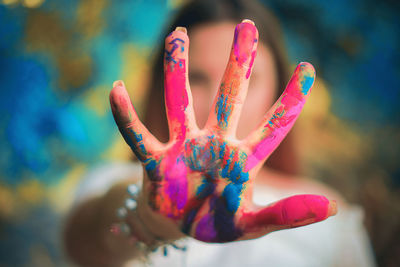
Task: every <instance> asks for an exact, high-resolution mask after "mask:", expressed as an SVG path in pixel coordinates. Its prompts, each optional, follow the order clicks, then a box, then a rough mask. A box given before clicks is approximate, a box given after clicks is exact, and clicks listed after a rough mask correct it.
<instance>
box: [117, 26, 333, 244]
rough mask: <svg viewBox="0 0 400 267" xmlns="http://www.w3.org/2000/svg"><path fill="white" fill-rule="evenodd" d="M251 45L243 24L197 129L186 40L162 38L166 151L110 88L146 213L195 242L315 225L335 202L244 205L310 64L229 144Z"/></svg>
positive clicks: (286, 126) (253, 38) (178, 34)
mask: <svg viewBox="0 0 400 267" xmlns="http://www.w3.org/2000/svg"><path fill="white" fill-rule="evenodd" d="M257 43H258V32H257V29H256V27H255V26H254V23H252V22H251V21H248V20H245V21H243V22H242V23H240V24H238V25H237V27H236V29H235V35H234V40H233V45H232V51H231V55H230V58H229V62H228V65H227V68H226V71H225V74H224V77H223V79H222V82H221V86H220V88H219V90H218V93H217V96H216V98H215V101H214V105H213V108H212V110H211V112H210V115H209V118H208V121H207V123H206V126H205V127H204V128H203V129H199V128H198V127H197V124H196V121H195V118H194V113H193V106H192V97H191V93H190V87H189V81H188V48H189V38H188V36H187V34H186V31H185V30H184V29H182V28H180V29H177V30H175V31H174V32H172V33H171V34H170V35H169V36H168V37H167V38H166V41H165V60H164V73H165V100H166V101H165V102H166V109H167V116H168V123H169V132H170V141H169V142H168V143H166V144H162V143H160V142H159V141H158V140H157V139H156V138H155V137H154V136H153V135H152V134H151V133H150V132H149V131H148V130H147V129H146V128H145V126H144V125H143V124H142V123H141V122H140V120H139V119H138V117H137V115H136V112H135V110H134V108H133V106H132V104H131V102H130V99H129V96H128V94H127V92H126V90H125V87H124V85H123V83H122V82H116V83H115V86H114V88H113V90H112V92H111V94H110V101H111V107H112V111H113V114H114V118H115V120H116V122H117V124H118V127H119V129H120V131H121V133H122V135H123V137H124V139H125V141H126V142H127V143H128V144H129V145H130V147H131V148H132V150H133V152H134V153H135V154H136V156H137V157H138V159H139V160H140V161H141V162H142V163H143V166H144V168H145V170H146V175H145V176H144V181H143V192H142V193H143V195H144V196H145V199H146V201H147V203H148V205H150V207H151V208H152V210H153V211H154V212H155V213H158V214H161V215H162V216H163V217H165V218H167V219H168V220H171V221H173V223H175V224H176V226H177V227H178V228H179V229H180V230H181V231H182V232H183V233H185V234H187V235H190V236H192V237H194V238H196V239H198V240H201V241H205V242H229V241H235V240H244V239H251V238H256V237H260V236H262V235H265V234H267V233H269V232H271V231H274V230H279V229H284V228H291V227H297V226H302V225H306V224H309V223H313V222H318V221H321V220H324V219H326V218H327V217H329V216H330V215H333V214H334V213H335V212H336V206H335V202H330V201H329V200H327V199H326V198H325V197H323V196H317V195H297V196H293V197H290V198H287V199H283V200H280V201H278V202H275V203H272V204H270V205H269V206H267V207H259V206H256V205H255V204H253V202H252V185H253V182H254V181H253V180H254V178H255V176H256V174H257V172H258V170H259V169H260V167H261V166H262V165H263V163H264V162H265V160H266V159H267V158H268V156H269V155H270V154H271V153H272V152H273V150H274V149H275V148H276V147H277V146H278V145H279V143H280V142H281V141H282V140H283V138H284V137H285V136H286V134H287V133H288V132H289V130H290V129H291V127H292V126H293V124H294V122H295V120H296V119H297V117H298V115H299V114H300V111H301V109H302V107H303V105H304V103H305V101H306V98H307V97H308V94H309V90H310V89H311V86H312V84H313V81H314V77H315V71H314V68H313V67H312V66H311V64H309V63H301V64H299V65H298V66H297V68H296V70H295V72H294V74H293V76H292V78H291V80H290V81H289V84H288V86H287V88H286V90H285V91H284V93H283V94H282V96H281V97H280V98H279V99H278V100H277V102H276V103H275V104H274V105H273V107H272V108H271V109H270V110H269V112H268V113H267V114H266V115H265V117H264V119H263V120H262V122H261V123H260V125H259V127H258V128H257V129H255V130H254V131H253V132H252V133H251V134H250V135H249V136H248V137H247V138H245V139H244V140H237V138H236V136H235V133H236V128H237V124H238V119H239V115H240V111H241V107H242V104H243V102H244V99H245V97H246V93H247V87H248V83H249V78H250V74H251V69H252V64H253V62H254V58H255V55H256V49H257Z"/></svg>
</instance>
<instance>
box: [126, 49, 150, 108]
mask: <svg viewBox="0 0 400 267" xmlns="http://www.w3.org/2000/svg"><path fill="white" fill-rule="evenodd" d="M121 58H122V71H121V74H122V80H123V81H124V83H125V86H126V89H127V90H128V93H129V95H130V96H131V99H132V102H134V104H135V108H136V109H137V111H139V112H140V110H141V109H142V107H143V100H144V98H145V96H146V89H147V87H148V75H149V64H148V60H149V50H148V49H145V48H138V47H135V46H134V45H133V44H125V45H123V46H122V56H121Z"/></svg>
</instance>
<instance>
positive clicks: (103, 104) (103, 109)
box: [83, 86, 110, 116]
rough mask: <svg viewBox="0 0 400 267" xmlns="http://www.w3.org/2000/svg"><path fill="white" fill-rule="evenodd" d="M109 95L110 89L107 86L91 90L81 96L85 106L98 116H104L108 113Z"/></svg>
mask: <svg viewBox="0 0 400 267" xmlns="http://www.w3.org/2000/svg"><path fill="white" fill-rule="evenodd" d="M109 93H110V88H109V87H107V86H98V87H96V88H91V89H89V90H87V91H86V93H85V95H84V96H83V99H84V101H85V105H86V106H87V107H88V108H89V109H91V110H93V111H95V112H96V114H97V115H98V116H104V115H106V114H107V112H109V111H110V104H109V102H108V94H109Z"/></svg>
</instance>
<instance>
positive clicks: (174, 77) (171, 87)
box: [165, 59, 189, 140]
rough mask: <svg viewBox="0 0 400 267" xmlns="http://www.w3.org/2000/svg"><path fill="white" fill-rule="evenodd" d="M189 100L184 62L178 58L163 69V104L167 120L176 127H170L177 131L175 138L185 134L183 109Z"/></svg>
mask: <svg viewBox="0 0 400 267" xmlns="http://www.w3.org/2000/svg"><path fill="white" fill-rule="evenodd" d="M188 103H189V100H188V95H187V92H186V62H185V60H184V59H179V60H178V63H176V64H174V63H169V64H168V65H167V66H166V70H165V105H166V107H167V115H168V120H169V121H170V123H171V124H172V125H176V126H177V127H178V128H173V129H170V130H172V131H175V132H176V133H177V139H180V140H182V139H184V138H185V136H186V125H185V122H186V116H185V110H186V108H187V106H188Z"/></svg>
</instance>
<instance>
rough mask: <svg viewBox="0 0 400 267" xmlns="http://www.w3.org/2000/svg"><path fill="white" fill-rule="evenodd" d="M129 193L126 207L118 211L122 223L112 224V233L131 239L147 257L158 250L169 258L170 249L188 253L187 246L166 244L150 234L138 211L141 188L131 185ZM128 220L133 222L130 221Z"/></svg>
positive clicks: (125, 203) (128, 189)
mask: <svg viewBox="0 0 400 267" xmlns="http://www.w3.org/2000/svg"><path fill="white" fill-rule="evenodd" d="M127 191H128V195H129V196H128V197H127V198H126V199H125V201H124V205H123V206H121V207H120V208H118V209H117V211H116V215H117V218H118V219H119V220H121V221H120V222H118V223H114V224H112V226H111V228H110V231H111V232H112V233H114V234H116V235H119V234H124V235H126V236H128V237H130V241H131V242H132V244H135V246H136V248H137V249H138V250H139V251H141V252H142V253H143V254H144V255H146V256H147V255H148V254H150V253H151V252H155V251H157V250H158V249H162V251H163V255H164V256H168V248H169V247H172V248H174V249H177V250H180V251H183V252H186V250H187V247H186V246H185V245H183V246H182V245H178V244H177V243H176V242H165V241H163V240H161V239H159V238H157V237H155V236H154V235H152V234H151V233H150V231H149V230H148V229H147V228H146V226H145V224H144V223H143V222H142V220H141V219H140V217H139V214H138V212H137V211H136V208H137V200H138V196H139V186H138V185H136V184H130V185H128V187H127ZM128 218H129V219H132V220H131V221H128V220H127V219H128Z"/></svg>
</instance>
